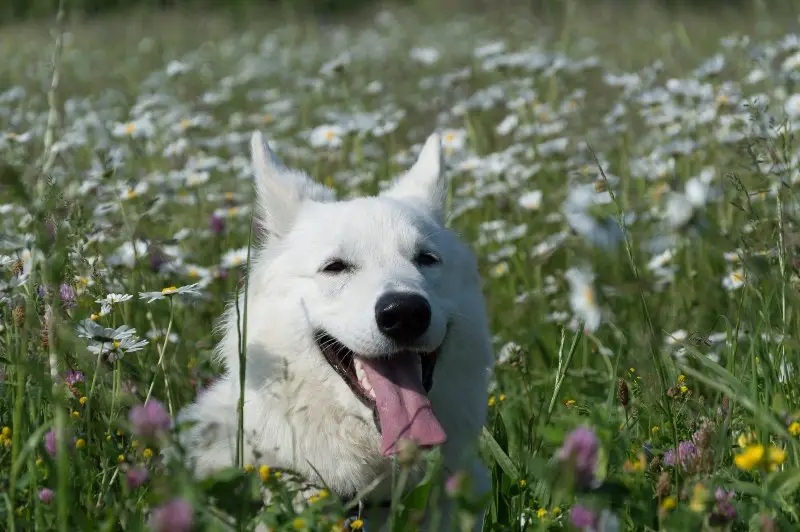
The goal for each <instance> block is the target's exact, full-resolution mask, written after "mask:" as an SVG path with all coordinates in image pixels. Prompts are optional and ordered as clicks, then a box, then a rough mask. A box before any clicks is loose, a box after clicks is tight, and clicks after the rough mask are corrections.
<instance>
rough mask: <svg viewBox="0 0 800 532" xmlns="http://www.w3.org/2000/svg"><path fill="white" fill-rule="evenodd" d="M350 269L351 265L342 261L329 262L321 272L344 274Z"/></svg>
mask: <svg viewBox="0 0 800 532" xmlns="http://www.w3.org/2000/svg"><path fill="white" fill-rule="evenodd" d="M349 269H350V265H349V264H347V263H346V262H345V261H343V260H341V259H333V260H329V261H328V262H326V263H325V265H323V266H322V269H321V270H320V271H322V272H324V273H343V272H346V271H347V270H349Z"/></svg>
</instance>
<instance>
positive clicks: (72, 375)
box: [64, 370, 84, 386]
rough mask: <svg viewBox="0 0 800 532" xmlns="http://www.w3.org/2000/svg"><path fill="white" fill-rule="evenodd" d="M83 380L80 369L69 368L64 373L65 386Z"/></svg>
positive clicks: (73, 384)
mask: <svg viewBox="0 0 800 532" xmlns="http://www.w3.org/2000/svg"><path fill="white" fill-rule="evenodd" d="M83 381H84V376H83V373H81V372H80V371H72V370H69V371H68V372H67V374H66V375H64V382H66V383H67V386H75V385H76V384H78V383H79V382H83Z"/></svg>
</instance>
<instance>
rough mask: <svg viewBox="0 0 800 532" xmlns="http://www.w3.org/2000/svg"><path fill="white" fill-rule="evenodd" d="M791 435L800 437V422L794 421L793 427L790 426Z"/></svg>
mask: <svg viewBox="0 0 800 532" xmlns="http://www.w3.org/2000/svg"><path fill="white" fill-rule="evenodd" d="M789 433H790V434H791V435H792V436H800V421H793V422H792V424H791V425H789Z"/></svg>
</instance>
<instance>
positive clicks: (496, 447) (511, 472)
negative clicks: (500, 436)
mask: <svg viewBox="0 0 800 532" xmlns="http://www.w3.org/2000/svg"><path fill="white" fill-rule="evenodd" d="M481 443H482V444H483V445H484V446H485V448H486V449H487V451H488V452H489V454H491V455H492V458H494V460H495V462H496V463H497V465H499V466H500V468H501V469H502V470H503V472H504V473H505V474H506V475H508V476H509V477H511V479H512V480H513V481H514V482H517V481H519V479H520V473H519V470H518V469H517V467H516V466H515V465H514V462H513V461H512V460H511V457H509V456H508V455H507V454H506V453H505V451H503V448H502V447H500V444H499V443H498V442H497V440H496V439H494V436H492V434H491V433H490V432H489V431H488V430H487V428H486V427H483V431H481Z"/></svg>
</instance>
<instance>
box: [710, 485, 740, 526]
mask: <svg viewBox="0 0 800 532" xmlns="http://www.w3.org/2000/svg"><path fill="white" fill-rule="evenodd" d="M734 495H735V493H734V492H732V491H725V490H724V489H722V488H717V489H716V491H715V492H714V499H715V500H716V505H715V507H714V511H713V512H712V513H711V515H710V516H709V522H710V523H711V524H712V525H715V526H723V525H725V524H727V523H730V522H731V521H733V520H734V519H736V508H735V507H734V506H733V504H731V501H732V500H733V497H734Z"/></svg>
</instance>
